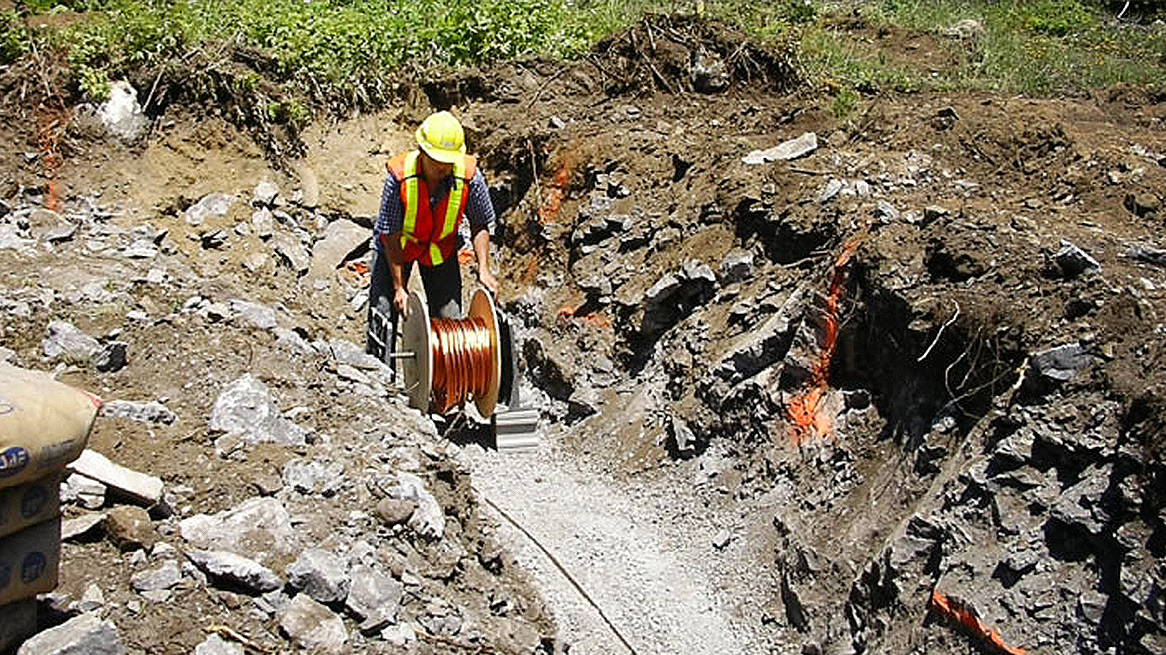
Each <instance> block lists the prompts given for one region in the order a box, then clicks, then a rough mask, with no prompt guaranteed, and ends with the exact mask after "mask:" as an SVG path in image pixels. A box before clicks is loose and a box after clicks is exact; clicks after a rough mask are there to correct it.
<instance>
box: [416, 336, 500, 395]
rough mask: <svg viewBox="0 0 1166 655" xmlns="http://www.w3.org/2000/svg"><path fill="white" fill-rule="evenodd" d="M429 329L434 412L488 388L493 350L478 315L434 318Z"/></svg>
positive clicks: (484, 392) (483, 392)
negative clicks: (463, 317) (430, 330)
mask: <svg viewBox="0 0 1166 655" xmlns="http://www.w3.org/2000/svg"><path fill="white" fill-rule="evenodd" d="M430 325H431V326H432V328H433V337H434V338H433V402H434V405H435V408H436V411H437V412H438V413H441V414H444V413H445V412H446V411H448V410H449V409H450V408H451V407H454V406H457V405H461V404H463V403H465V401H466V400H468V399H469V397H470V396H471V395H472V396H473V397H475V398H477V397H480V396H482V395H485V394H486V393H488V392H489V389H490V378H491V376H492V374H493V370H494V352H493V350H492V346H491V343H492V339H491V338H490V329H489V327H487V325H486V320H485V319H483V318H479V317H470V318H465V319H450V318H435V319H432V320H431V321H430Z"/></svg>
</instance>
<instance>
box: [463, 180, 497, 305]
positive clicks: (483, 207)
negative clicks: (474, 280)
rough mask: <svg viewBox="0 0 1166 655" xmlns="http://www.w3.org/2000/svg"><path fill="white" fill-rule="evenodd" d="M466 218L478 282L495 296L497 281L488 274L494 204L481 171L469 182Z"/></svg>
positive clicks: (492, 275)
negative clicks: (476, 264) (476, 267)
mask: <svg viewBox="0 0 1166 655" xmlns="http://www.w3.org/2000/svg"><path fill="white" fill-rule="evenodd" d="M466 218H468V219H469V221H470V243H471V244H472V245H473V248H474V259H475V260H477V262H478V282H480V283H481V284H482V286H484V287H486V288H487V289H489V290H490V291H491V292H492V293H494V294H495V295H496V294H497V293H498V280H496V279H494V274H493V273H491V272H490V234H491V232H493V231H494V203H492V202H491V201H490V188H489V187H487V186H486V178H485V177H483V176H482V171H481V170H478V171H476V172H475V173H474V177H473V179H471V180H470V193H469V198H467V202H466Z"/></svg>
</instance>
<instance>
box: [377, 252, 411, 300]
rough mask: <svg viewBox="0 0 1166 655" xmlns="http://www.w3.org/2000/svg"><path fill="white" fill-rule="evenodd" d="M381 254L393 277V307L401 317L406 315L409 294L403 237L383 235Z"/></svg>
mask: <svg viewBox="0 0 1166 655" xmlns="http://www.w3.org/2000/svg"><path fill="white" fill-rule="evenodd" d="M381 254H382V255H384V258H385V262H386V263H387V264H388V265H389V273H390V274H391V275H392V276H393V306H394V307H396V308H397V311H398V312H399V313H400V314H401V316H405V315H406V310H407V309H408V302H409V293H408V292H407V291H405V252H404V251H403V250H401V235H400V233H397V234H394V235H391V236H390V235H381Z"/></svg>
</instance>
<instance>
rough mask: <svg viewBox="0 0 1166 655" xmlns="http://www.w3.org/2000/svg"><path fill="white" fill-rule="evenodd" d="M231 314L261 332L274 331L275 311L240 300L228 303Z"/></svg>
mask: <svg viewBox="0 0 1166 655" xmlns="http://www.w3.org/2000/svg"><path fill="white" fill-rule="evenodd" d="M227 306H228V307H229V308H230V312H231V314H232V315H233V316H237V317H239V318H242V319H243V322H244V323H245V324H248V325H251V326H254V327H257V328H259V329H260V330H274V329H275V326H276V323H275V310H274V309H272V308H270V307H266V306H264V305H260V304H257V303H253V302H248V301H246V300H239V299H238V298H236V299H234V300H231V301H229V302H228V303H227Z"/></svg>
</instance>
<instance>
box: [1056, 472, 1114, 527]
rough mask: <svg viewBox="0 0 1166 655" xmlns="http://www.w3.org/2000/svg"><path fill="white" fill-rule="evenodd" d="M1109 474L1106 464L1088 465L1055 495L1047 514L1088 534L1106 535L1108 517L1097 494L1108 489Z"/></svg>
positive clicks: (1101, 493)
mask: <svg viewBox="0 0 1166 655" xmlns="http://www.w3.org/2000/svg"><path fill="white" fill-rule="evenodd" d="M1109 473H1110V471H1109V469H1108V468H1106V467H1096V466H1090V467H1089V468H1088V469H1086V470H1085V472H1084V473H1083V474H1082V476H1081V481H1080V482H1078V483H1077V484H1075V485H1073V486H1071V487H1069V488H1068V489H1065V490H1064V491H1063V492H1062V493H1061V494H1060V495H1058V496H1057V499H1056V500H1055V501H1054V502H1053V506H1052V507H1051V508H1050V511H1049V515H1050V516H1051V517H1052V518H1054V519H1056V520H1058V521H1060V522H1062V523H1064V524H1066V525H1070V526H1073V527H1075V528H1078V529H1081V530H1084V531H1086V532H1088V533H1089V534H1092V535H1102V534H1106V533H1107V530H1106V524H1107V523H1108V522H1109V520H1110V516H1109V513H1108V512H1107V511H1106V509H1105V507H1104V505H1103V504H1102V500H1101V497H1102V495H1104V494H1105V491H1106V489H1108V488H1109V477H1110V475H1109Z"/></svg>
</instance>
